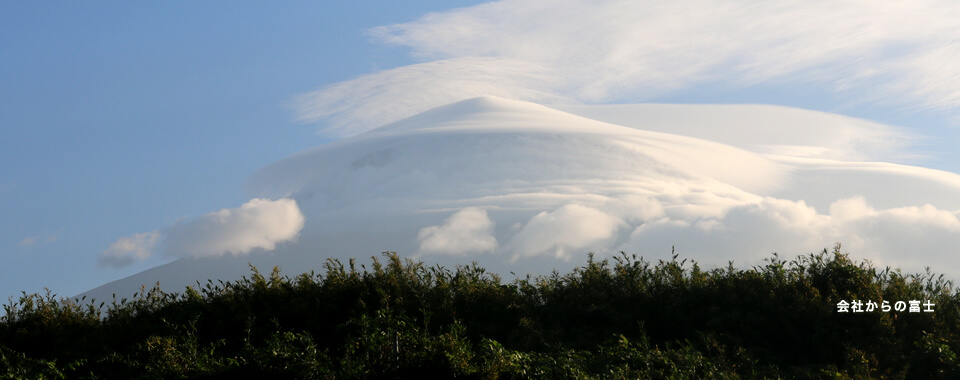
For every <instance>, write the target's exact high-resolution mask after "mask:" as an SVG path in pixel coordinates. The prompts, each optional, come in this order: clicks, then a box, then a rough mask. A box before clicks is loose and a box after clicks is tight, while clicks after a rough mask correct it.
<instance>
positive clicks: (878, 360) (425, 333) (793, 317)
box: [0, 245, 960, 379]
mask: <svg viewBox="0 0 960 380" xmlns="http://www.w3.org/2000/svg"><path fill="white" fill-rule="evenodd" d="M323 269H324V270H325V271H324V272H325V273H323V274H316V273H313V272H311V273H304V274H300V275H298V276H296V277H294V278H290V277H287V276H282V275H281V274H280V271H279V268H273V270H272V271H271V272H270V274H268V275H264V274H261V273H260V272H259V270H257V268H253V267H251V275H250V276H249V277H244V278H243V279H241V280H239V281H236V282H222V281H221V282H216V283H214V282H213V281H208V282H207V283H206V284H199V283H198V284H197V285H196V286H194V287H188V288H186V289H185V291H184V292H183V293H166V292H163V291H161V290H160V288H159V286H156V287H154V288H152V289H149V290H148V289H146V288H145V287H143V288H141V289H140V290H139V291H138V292H136V293H134V294H133V296H132V297H131V298H129V299H126V298H121V299H120V300H119V301H118V300H117V299H116V298H115V299H113V300H112V302H111V303H110V304H109V305H107V304H105V303H99V304H97V303H96V302H95V301H90V302H87V303H83V302H84V301H85V300H69V299H62V298H57V297H56V296H55V295H53V294H50V292H47V293H46V294H44V295H36V294H29V295H28V294H23V295H22V296H20V297H19V298H18V299H15V300H14V299H11V300H10V302H9V303H8V304H7V305H5V306H4V309H5V311H6V315H5V316H4V317H2V319H0V378H157V379H168V378H204V377H206V378H235V377H251V376H254V377H280V378H302V379H312V378H317V379H335V378H350V379H354V378H358V379H363V378H381V377H401V378H406V377H438V378H469V379H528V378H543V379H557V378H571V379H584V378H596V379H608V378H625V379H626V378H676V377H680V378H741V377H745V378H821V377H833V378H937V377H939V378H953V377H957V376H958V375H960V361H958V359H957V354H956V353H957V352H960V347H958V339H957V337H958V332H960V331H958V330H960V292H957V291H955V290H954V289H953V284H952V283H951V282H949V281H946V280H944V278H943V276H937V275H934V274H932V273H930V271H929V270H928V271H927V272H926V273H919V274H910V275H904V274H902V273H901V272H900V271H899V270H891V269H890V268H885V269H883V270H877V269H875V268H873V267H872V266H871V265H870V264H869V263H866V262H864V263H854V262H852V261H851V260H850V259H849V256H848V255H847V254H843V253H841V252H840V246H839V245H837V246H836V247H835V248H834V250H833V252H828V251H827V250H824V251H823V252H821V253H819V254H809V255H805V256H799V257H797V258H795V259H793V260H791V261H789V262H787V261H784V260H782V259H780V257H779V256H777V255H773V257H771V258H768V259H767V260H766V261H765V264H764V265H759V266H756V267H753V268H749V269H736V268H734V267H733V265H732V264H731V265H730V266H728V267H727V268H717V269H712V270H703V269H701V268H700V267H699V265H698V264H697V263H696V262H692V261H688V260H678V257H677V256H674V257H673V258H672V259H671V260H669V261H664V260H661V261H658V262H656V263H652V262H648V261H646V260H644V259H643V258H639V257H636V256H633V255H627V254H624V253H621V254H620V255H619V256H616V257H613V258H610V259H603V260H596V259H595V258H594V257H593V255H590V256H589V257H588V261H587V264H586V265H585V266H583V267H579V268H576V269H574V270H573V271H572V272H570V273H568V274H564V275H561V274H559V273H553V274H552V275H549V276H541V277H530V276H527V277H525V278H518V279H515V280H513V281H512V282H509V283H504V282H503V281H502V280H501V279H500V278H499V277H498V276H496V275H494V274H490V273H487V272H486V271H485V270H484V269H483V268H480V267H478V266H476V265H475V264H474V265H469V266H460V267H457V268H455V269H453V270H450V269H446V268H442V267H432V268H429V267H426V266H424V264H423V263H420V262H415V261H411V260H409V259H402V258H400V257H399V256H398V255H396V254H394V253H389V252H387V253H384V256H383V261H381V260H378V259H377V258H374V260H373V263H372V264H371V265H370V268H367V267H365V266H360V267H359V268H358V267H357V265H356V263H355V261H353V260H350V261H349V263H348V264H347V265H344V264H343V263H341V262H339V261H337V260H329V261H328V262H327V263H326V265H325V266H324V268H323ZM841 300H845V301H847V302H851V301H853V300H859V301H864V302H865V301H867V300H871V301H873V302H877V303H878V304H880V303H882V302H883V301H888V302H891V303H895V302H897V301H907V300H924V301H925V300H930V301H931V302H933V303H934V304H935V305H936V306H935V312H932V313H924V312H921V313H911V312H908V311H890V312H882V311H879V310H875V311H873V312H864V313H852V312H848V313H840V312H838V308H837V303H838V302H840V301H841Z"/></svg>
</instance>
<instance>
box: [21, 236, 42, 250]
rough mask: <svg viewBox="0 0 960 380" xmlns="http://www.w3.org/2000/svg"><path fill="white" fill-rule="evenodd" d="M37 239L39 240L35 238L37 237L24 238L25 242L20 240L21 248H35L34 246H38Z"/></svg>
mask: <svg viewBox="0 0 960 380" xmlns="http://www.w3.org/2000/svg"><path fill="white" fill-rule="evenodd" d="M37 239H38V238H37V237H35V236H32V237H28V238H23V240H20V246H21V247H33V245H34V244H37Z"/></svg>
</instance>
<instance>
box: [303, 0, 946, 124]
mask: <svg viewBox="0 0 960 380" xmlns="http://www.w3.org/2000/svg"><path fill="white" fill-rule="evenodd" d="M956 20H960V3H957V2H953V1H942V0H926V1H922V0H921V1H911V2H880V3H877V2H863V1H857V0H846V1H828V0H817V1H804V2H789V3H785V2H767V1H746V0H741V1H719V0H686V1H671V2H663V1H633V0H608V1H585V0H566V1H557V0H550V1H547V0H504V1H497V2H492V3H486V4H481V5H477V6H473V7H467V8H459V9H454V10H450V11H446V12H438V13H431V14H428V15H426V16H424V17H422V18H420V19H418V20H416V21H413V22H409V23H405V24H397V25H389V26H382V27H379V28H375V29H373V30H371V32H370V33H371V35H372V36H374V37H375V38H376V39H378V40H380V41H383V42H385V43H388V44H392V45H398V46H406V47H409V48H411V49H412V51H413V54H414V55H415V56H417V57H420V58H421V59H424V60H427V61H428V62H426V63H421V64H418V65H413V66H407V67H402V68H398V69H394V70H389V71H383V72H379V73H374V74H370V75H367V76H362V77H360V78H357V79H355V80H352V81H348V82H343V83H340V84H336V85H333V86H330V87H327V88H325V89H321V90H319V91H317V92H314V93H312V94H308V95H307V96H304V97H301V98H300V101H299V103H300V110H301V115H302V118H303V119H320V118H327V119H329V120H331V121H332V124H331V126H330V127H329V129H328V131H330V132H334V133H338V134H342V135H350V134H355V133H358V132H361V131H363V130H365V129H369V128H373V127H376V126H378V125H381V124H383V123H386V122H389V121H391V120H396V119H398V118H401V117H404V116H409V115H412V114H413V113H416V112H418V111H421V110H425V109H428V108H432V107H434V106H439V105H442V104H445V103H449V102H452V101H456V100H460V99H465V98H469V97H474V96H477V95H479V94H481V93H482V94H491V95H499V96H505V97H513V98H515V99H523V100H533V101H538V102H544V101H549V100H550V99H573V100H577V101H584V102H606V101H617V100H632V101H638V100H648V99H654V98H656V97H657V96H660V95H663V94H667V93H669V92H671V91H675V90H679V89H684V88H689V87H691V86H694V85H697V84H702V83H706V82H720V83H723V84H725V85H729V86H749V85H752V84H756V83H760V82H766V83H780V84H783V85H786V86H793V85H795V84H797V83H807V84H815V85H820V86H825V87H826V88H828V89H830V88H832V89H835V90H837V91H843V92H845V93H847V94H848V95H849V96H850V99H854V100H858V101H873V102H881V103H892V104H897V105H901V106H912V107H920V108H939V109H955V108H956V107H957V106H960V90H957V89H960V65H957V64H955V63H956V62H957V61H958V59H960V40H957V39H956V37H957V36H958V32H957V30H960V29H958V26H960V24H958V22H957V21H956ZM398 95H400V96H398Z"/></svg>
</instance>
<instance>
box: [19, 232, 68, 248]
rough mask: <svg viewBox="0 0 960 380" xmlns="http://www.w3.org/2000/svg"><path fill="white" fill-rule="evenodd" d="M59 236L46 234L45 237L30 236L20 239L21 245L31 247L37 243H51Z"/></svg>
mask: <svg viewBox="0 0 960 380" xmlns="http://www.w3.org/2000/svg"><path fill="white" fill-rule="evenodd" d="M57 239H59V237H58V236H57V235H48V236H47V237H46V238H41V237H39V236H30V237H25V238H23V240H20V246H21V247H28V248H29V247H33V246H35V245H37V244H38V243H53V242H55V241H57Z"/></svg>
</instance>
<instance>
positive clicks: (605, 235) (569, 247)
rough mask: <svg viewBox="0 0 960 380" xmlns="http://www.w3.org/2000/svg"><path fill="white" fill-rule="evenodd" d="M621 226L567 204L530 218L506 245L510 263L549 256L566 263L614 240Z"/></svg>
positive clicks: (587, 209) (592, 211) (603, 215)
mask: <svg viewBox="0 0 960 380" xmlns="http://www.w3.org/2000/svg"><path fill="white" fill-rule="evenodd" d="M623 225H624V222H623V221H622V220H620V219H619V218H617V217H615V216H613V215H610V214H607V213H605V212H603V211H600V210H597V209H595V208H591V207H586V206H581V205H578V204H568V205H564V206H562V207H560V208H559V209H556V210H554V211H551V212H546V211H544V212H541V213H539V214H537V215H536V216H534V217H533V218H530V220H529V221H528V222H527V223H526V224H525V225H524V226H523V229H521V230H520V232H519V233H517V235H516V236H514V237H513V239H512V240H510V242H509V243H508V250H510V251H513V254H514V256H513V257H514V259H517V258H520V257H531V256H537V255H542V254H553V256H555V257H556V258H559V259H564V260H567V259H569V258H570V256H571V254H573V253H577V252H580V251H582V250H584V249H587V248H592V247H593V246H594V245H597V244H598V243H602V242H604V241H606V240H608V239H610V238H611V237H613V236H614V234H615V233H616V231H617V230H618V229H619V228H620V227H621V226H623Z"/></svg>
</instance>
